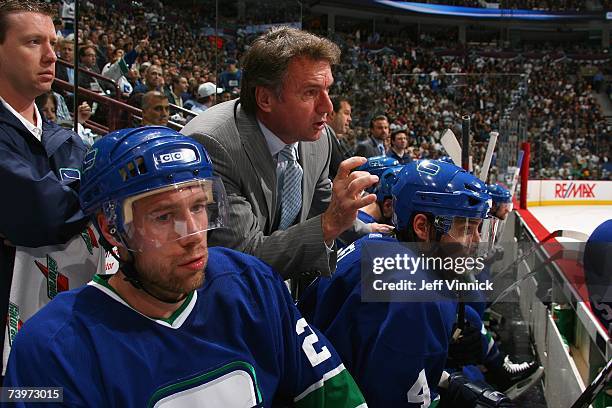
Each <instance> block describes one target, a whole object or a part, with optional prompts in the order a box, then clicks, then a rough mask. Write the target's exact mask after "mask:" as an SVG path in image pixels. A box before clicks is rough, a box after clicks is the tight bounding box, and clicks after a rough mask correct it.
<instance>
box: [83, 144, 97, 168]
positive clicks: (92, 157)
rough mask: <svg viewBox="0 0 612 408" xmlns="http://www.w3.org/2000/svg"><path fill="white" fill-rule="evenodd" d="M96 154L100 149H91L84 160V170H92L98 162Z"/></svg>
mask: <svg viewBox="0 0 612 408" xmlns="http://www.w3.org/2000/svg"><path fill="white" fill-rule="evenodd" d="M96 154H98V149H89V151H88V152H87V154H86V155H85V160H84V161H83V171H87V170H90V169H91V168H92V167H93V165H94V163H95V162H96Z"/></svg>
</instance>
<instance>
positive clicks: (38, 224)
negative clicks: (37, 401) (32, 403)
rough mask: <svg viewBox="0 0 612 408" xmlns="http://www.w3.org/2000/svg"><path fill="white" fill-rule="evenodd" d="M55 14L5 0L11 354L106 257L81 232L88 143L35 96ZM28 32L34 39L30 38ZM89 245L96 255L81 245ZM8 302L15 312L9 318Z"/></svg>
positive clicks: (1, 93) (1, 62) (46, 86)
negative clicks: (28, 326) (46, 310)
mask: <svg viewBox="0 0 612 408" xmlns="http://www.w3.org/2000/svg"><path fill="white" fill-rule="evenodd" d="M52 15H53V14H52V12H51V9H50V8H49V6H48V5H46V4H45V3H43V2H39V1H35V0H5V1H2V2H0V102H1V103H0V157H2V160H0V179H2V180H3V182H4V184H5V186H6V188H7V191H10V194H8V195H7V196H6V197H4V199H3V200H2V201H1V202H0V209H1V212H2V216H0V236H1V237H2V238H3V239H0V296H1V300H0V308H1V309H0V316H1V318H2V327H7V332H8V335H9V337H8V338H4V335H5V331H4V330H2V334H1V335H0V336H1V338H2V339H3V340H4V346H5V350H4V353H5V354H4V355H5V356H7V355H8V351H9V349H10V344H12V341H13V340H14V336H15V334H16V333H17V331H18V330H19V328H20V324H21V323H22V322H25V321H26V320H27V319H28V318H29V317H30V316H31V315H32V314H33V313H34V312H35V311H36V310H38V309H39V308H40V305H42V304H45V303H47V302H48V301H49V300H50V299H51V298H53V297H54V296H55V295H56V294H57V293H58V292H60V291H64V290H68V289H70V288H74V287H77V286H79V285H81V284H83V283H85V282H87V281H88V280H89V279H91V276H92V275H93V274H94V273H95V271H96V268H97V266H98V262H100V261H101V262H102V263H103V257H104V256H103V253H101V252H100V250H99V248H97V247H95V246H93V245H92V246H91V248H85V243H84V239H85V238H83V237H82V236H81V235H80V233H81V232H82V231H83V230H84V228H85V227H86V225H87V223H88V220H87V218H86V217H85V216H84V214H83V213H82V212H81V210H80V206H79V200H78V193H77V188H78V185H79V169H80V168H81V163H82V161H83V158H84V156H85V151H86V148H85V145H84V144H83V142H82V141H81V138H79V136H78V135H77V134H76V133H74V132H72V131H70V130H67V129H63V128H61V127H59V126H58V125H56V124H53V123H50V122H47V121H43V120H42V118H41V115H40V113H39V110H38V109H37V107H36V105H35V103H34V100H35V98H36V97H37V96H39V95H41V94H43V93H45V92H49V91H50V90H51V84H52V82H53V79H54V76H55V62H56V60H57V57H56V55H55V53H54V50H53V47H54V45H55V43H56V41H57V36H56V34H55V29H54V27H53V20H52ZM30 38H35V39H37V41H36V42H35V44H33V43H32V42H31V41H24V39H30ZM86 235H87V239H88V240H89V243H90V244H91V239H90V238H89V235H88V234H86ZM92 236H93V235H92ZM88 249H91V251H92V252H91V255H90V253H89V252H86V253H84V252H83V251H87V250H88ZM16 256H19V259H20V260H21V262H19V263H18V262H15V257H16ZM36 262H38V263H36ZM77 263H78V264H80V266H81V267H80V268H77V269H80V270H78V271H74V264H77ZM38 265H40V266H38ZM43 268H44V269H43ZM41 272H42V273H41ZM44 273H47V274H48V276H49V281H47V279H46V278H45V275H44ZM52 278H55V279H52ZM9 301H10V305H11V315H12V317H13V319H12V320H11V321H9V323H10V324H9V325H7V324H6V323H7V322H6V319H7V316H8V314H9V310H8V307H9ZM15 313H17V315H15ZM13 323H14V324H13ZM18 323H19V324H18ZM3 363H4V361H3ZM3 366H4V364H3Z"/></svg>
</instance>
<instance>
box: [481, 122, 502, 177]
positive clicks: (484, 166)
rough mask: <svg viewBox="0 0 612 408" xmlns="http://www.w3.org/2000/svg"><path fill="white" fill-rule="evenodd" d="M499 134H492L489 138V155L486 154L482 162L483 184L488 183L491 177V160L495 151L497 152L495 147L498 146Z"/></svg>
mask: <svg viewBox="0 0 612 408" xmlns="http://www.w3.org/2000/svg"><path fill="white" fill-rule="evenodd" d="M498 136H499V133H497V132H491V135H490V136H489V144H488V145H487V153H485V157H484V161H483V162H482V168H481V169H480V179H481V180H482V181H483V182H485V183H486V182H487V178H488V176H489V168H490V167H491V160H493V151H494V150H495V145H496V144H497V137H498Z"/></svg>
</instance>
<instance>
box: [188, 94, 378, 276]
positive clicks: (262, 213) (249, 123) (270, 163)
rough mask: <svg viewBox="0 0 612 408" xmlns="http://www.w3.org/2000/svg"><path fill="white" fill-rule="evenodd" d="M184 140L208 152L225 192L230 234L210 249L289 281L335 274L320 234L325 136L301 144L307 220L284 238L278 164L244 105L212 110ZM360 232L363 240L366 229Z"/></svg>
mask: <svg viewBox="0 0 612 408" xmlns="http://www.w3.org/2000/svg"><path fill="white" fill-rule="evenodd" d="M181 133H183V134H185V135H188V136H191V137H193V138H194V139H196V140H197V141H198V142H200V143H202V144H203V145H204V147H205V148H206V150H207V151H208V153H209V154H210V156H211V160H212V162H213V167H214V169H215V173H217V174H218V175H219V176H221V178H222V179H223V184H224V185H225V189H226V191H227V195H228V199H229V206H230V208H229V213H230V220H229V223H230V226H229V228H227V227H226V228H221V229H217V230H213V231H211V233H210V234H209V245H211V246H215V245H218V246H225V247H230V248H234V249H237V250H239V251H242V252H246V253H249V254H252V255H255V256H256V257H258V258H260V259H261V260H263V261H264V262H267V263H268V264H270V265H271V266H272V267H273V268H274V269H276V270H277V271H278V272H279V273H280V274H281V275H282V277H283V278H285V279H287V278H289V277H297V276H300V275H302V276H315V275H324V276H329V275H330V274H331V273H332V272H333V270H334V269H335V264H336V254H335V251H332V252H331V253H329V254H328V251H327V250H326V247H325V244H324V242H323V231H322V228H321V213H323V212H324V211H325V209H326V208H327V206H328V205H329V202H330V199H331V182H330V180H329V177H328V168H329V161H330V155H331V141H330V139H329V136H328V135H327V132H326V131H324V132H323V134H322V135H321V137H320V138H319V140H318V141H316V142H300V143H299V148H298V149H299V162H300V164H301V166H302V168H303V169H304V177H303V179H302V192H303V194H302V212H301V213H300V216H299V217H300V223H299V224H296V225H294V226H292V227H290V228H288V229H287V230H285V231H277V228H278V223H279V220H278V218H279V217H278V214H277V212H276V211H275V209H276V208H277V207H278V206H279V204H278V200H279V198H278V197H277V186H276V164H275V161H274V159H273V158H272V155H271V154H270V151H269V150H268V145H267V144H266V140H265V137H264V135H263V133H262V132H261V130H260V128H259V126H258V124H257V120H256V119H255V116H254V115H248V114H246V113H245V112H244V111H243V110H241V108H240V104H239V101H236V100H234V101H229V102H225V103H221V104H219V105H216V106H213V107H212V108H210V109H207V110H206V111H205V112H204V113H202V114H200V115H198V116H197V117H196V118H194V119H193V120H192V121H191V122H189V123H188V124H187V125H186V126H185V127H184V128H183V130H182V131H181ZM358 229H361V230H362V232H361V234H363V233H365V232H366V231H364V229H363V224H361V225H360V226H359V227H358Z"/></svg>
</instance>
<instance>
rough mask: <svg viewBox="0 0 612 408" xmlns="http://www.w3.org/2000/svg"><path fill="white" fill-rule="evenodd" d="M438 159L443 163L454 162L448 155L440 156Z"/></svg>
mask: <svg viewBox="0 0 612 408" xmlns="http://www.w3.org/2000/svg"><path fill="white" fill-rule="evenodd" d="M438 160H440V161H443V162H444V163H450V164H455V163H454V162H453V159H451V157H450V156H440V157H439V158H438Z"/></svg>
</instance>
